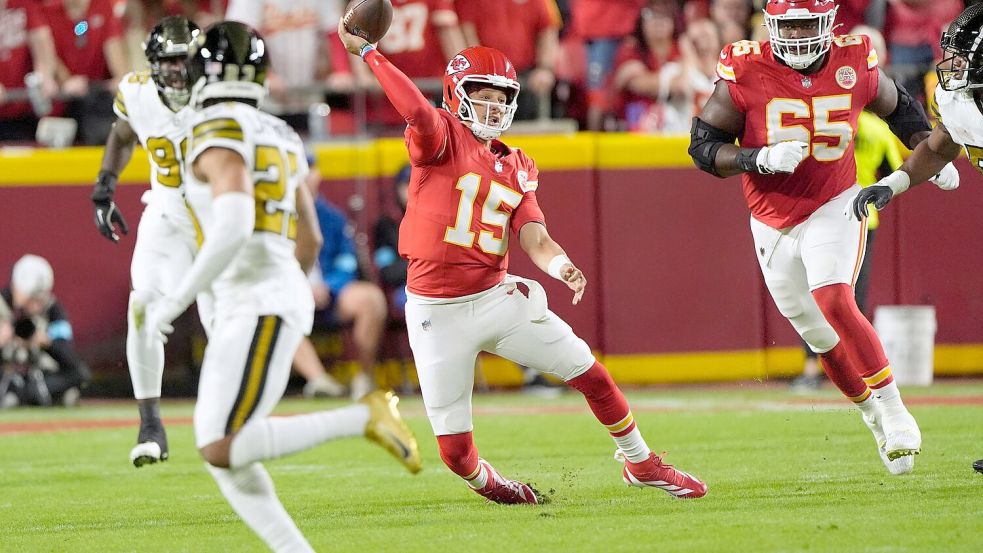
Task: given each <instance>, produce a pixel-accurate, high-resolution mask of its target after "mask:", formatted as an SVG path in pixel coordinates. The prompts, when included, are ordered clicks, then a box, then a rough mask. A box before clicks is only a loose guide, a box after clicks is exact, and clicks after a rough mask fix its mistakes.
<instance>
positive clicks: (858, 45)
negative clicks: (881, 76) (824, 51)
mask: <svg viewBox="0 0 983 553" xmlns="http://www.w3.org/2000/svg"><path fill="white" fill-rule="evenodd" d="M834 48H835V49H845V50H846V51H845V52H843V54H844V55H848V56H863V57H864V58H865V63H866V64H867V69H873V68H875V67H877V63H878V59H877V50H875V49H874V46H873V45H872V44H871V43H870V37H868V36H867V35H839V36H834V37H833V44H832V46H830V49H831V50H832V49H834Z"/></svg>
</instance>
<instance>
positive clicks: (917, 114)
mask: <svg viewBox="0 0 983 553" xmlns="http://www.w3.org/2000/svg"><path fill="white" fill-rule="evenodd" d="M894 86H896V87H898V107H896V108H894V112H892V113H891V115H888V116H887V117H885V118H884V121H886V122H887V124H888V126H889V127H891V132H893V133H894V135H895V136H897V137H898V138H900V139H901V142H902V143H903V144H904V145H905V146H907V147H908V148H910V149H912V150H914V149H915V145H913V144H912V143H911V137H912V136H914V135H915V134H916V133H919V132H923V131H924V132H932V126H931V125H930V124H929V122H928V117H926V115H925V109H924V108H922V105H921V104H920V103H918V100H916V99H914V98H912V97H911V95H910V94H908V91H907V90H905V88H904V87H903V86H901V84H900V83H898V82H895V83H894Z"/></svg>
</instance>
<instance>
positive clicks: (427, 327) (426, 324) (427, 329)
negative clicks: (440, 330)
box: [421, 319, 433, 332]
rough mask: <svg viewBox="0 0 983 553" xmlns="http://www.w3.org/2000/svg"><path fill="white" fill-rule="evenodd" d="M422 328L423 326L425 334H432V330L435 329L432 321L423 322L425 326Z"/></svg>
mask: <svg viewBox="0 0 983 553" xmlns="http://www.w3.org/2000/svg"><path fill="white" fill-rule="evenodd" d="M421 326H423V331H424V332H430V328H431V327H433V325H431V324H430V319H427V320H425V321H423V324H422V325H421Z"/></svg>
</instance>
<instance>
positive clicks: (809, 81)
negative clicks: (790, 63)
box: [802, 77, 812, 88]
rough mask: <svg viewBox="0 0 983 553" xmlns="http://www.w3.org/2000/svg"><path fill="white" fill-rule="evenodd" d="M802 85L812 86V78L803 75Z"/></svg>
mask: <svg viewBox="0 0 983 553" xmlns="http://www.w3.org/2000/svg"><path fill="white" fill-rule="evenodd" d="M802 86H804V87H805V88H812V79H810V78H809V77H802Z"/></svg>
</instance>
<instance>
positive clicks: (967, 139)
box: [935, 86, 983, 172]
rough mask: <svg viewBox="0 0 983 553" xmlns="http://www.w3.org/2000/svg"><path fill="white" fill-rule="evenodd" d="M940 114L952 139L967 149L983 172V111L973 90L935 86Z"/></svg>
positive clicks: (968, 154) (974, 164)
mask: <svg viewBox="0 0 983 553" xmlns="http://www.w3.org/2000/svg"><path fill="white" fill-rule="evenodd" d="M935 102H936V103H937V104H938V106H939V113H938V116H939V118H940V119H941V120H942V124H943V125H945V128H946V130H948V131H949V136H951V137H952V141H953V142H955V143H956V144H959V145H960V146H962V147H963V148H965V149H966V155H967V156H969V160H970V161H971V162H972V163H973V166H974V167H976V168H977V169H978V170H980V171H981V172H983V113H981V112H980V107H979V106H977V105H976V102H975V101H974V100H973V92H972V91H971V90H955V91H947V90H943V89H942V87H941V86H937V87H936V88H935Z"/></svg>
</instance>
